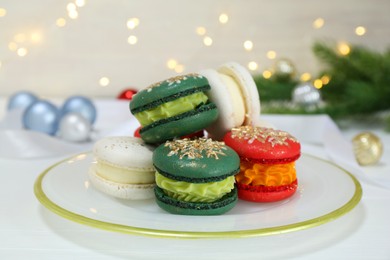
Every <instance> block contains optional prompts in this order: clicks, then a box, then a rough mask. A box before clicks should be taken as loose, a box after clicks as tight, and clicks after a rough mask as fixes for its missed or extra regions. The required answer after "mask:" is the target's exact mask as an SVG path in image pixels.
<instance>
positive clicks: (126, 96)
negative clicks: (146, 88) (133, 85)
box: [117, 89, 137, 100]
mask: <svg viewBox="0 0 390 260" xmlns="http://www.w3.org/2000/svg"><path fill="white" fill-rule="evenodd" d="M135 94H137V90H134V89H125V90H123V91H122V92H121V93H120V94H119V95H118V97H117V98H118V99H122V100H131V99H132V98H133V96H134V95H135Z"/></svg>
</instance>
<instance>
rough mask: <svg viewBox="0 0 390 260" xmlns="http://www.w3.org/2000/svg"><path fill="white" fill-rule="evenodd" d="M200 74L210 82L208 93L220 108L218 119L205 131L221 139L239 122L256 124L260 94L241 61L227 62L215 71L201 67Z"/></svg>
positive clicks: (239, 123) (240, 123)
mask: <svg viewBox="0 0 390 260" xmlns="http://www.w3.org/2000/svg"><path fill="white" fill-rule="evenodd" d="M199 74H201V75H203V76H205V77H206V78H207V80H208V81H209V84H210V86H211V90H210V91H209V92H208V96H209V98H210V100H211V101H212V102H214V103H215V104H216V105H217V107H218V110H219V117H218V119H217V120H216V121H215V122H214V123H213V124H212V125H211V126H209V127H208V128H207V129H206V130H207V132H208V133H209V134H210V136H211V137H212V138H214V139H217V140H221V139H222V137H223V136H224V135H225V133H226V132H228V131H230V130H231V129H232V128H233V127H238V126H241V125H257V122H258V120H259V117H260V97H259V92H258V91H257V86H256V84H255V82H254V80H253V78H252V76H251V74H250V73H249V72H248V71H247V70H246V69H245V68H244V67H243V66H241V65H240V64H238V63H235V62H229V63H226V64H224V65H222V66H221V67H219V68H218V70H213V69H207V70H202V71H200V72H199Z"/></svg>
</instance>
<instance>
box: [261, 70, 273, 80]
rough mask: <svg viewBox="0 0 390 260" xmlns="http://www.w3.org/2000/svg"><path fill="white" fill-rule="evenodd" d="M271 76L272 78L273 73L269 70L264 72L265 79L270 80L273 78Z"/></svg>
mask: <svg viewBox="0 0 390 260" xmlns="http://www.w3.org/2000/svg"><path fill="white" fill-rule="evenodd" d="M271 76H272V72H271V71H269V70H265V71H263V78H265V79H269V78H271Z"/></svg>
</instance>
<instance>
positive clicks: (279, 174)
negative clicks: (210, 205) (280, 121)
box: [223, 126, 301, 202]
mask: <svg viewBox="0 0 390 260" xmlns="http://www.w3.org/2000/svg"><path fill="white" fill-rule="evenodd" d="M223 140H224V142H225V144H226V145H227V146H229V147H231V148H232V149H233V150H235V151H236V152H237V153H238V155H239V156H240V172H239V173H238V174H237V175H236V184H237V188H238V197H239V198H240V199H243V200H247V201H253V202H274V201H279V200H283V199H286V198H288V197H290V196H292V195H293V194H294V193H295V191H296V190H297V187H298V180H297V177H296V170H295V161H296V160H297V159H298V158H299V157H300V155H301V145H300V143H299V141H298V140H297V139H296V138H295V137H293V136H292V135H290V134H289V133H287V132H285V131H281V130H276V129H272V128H265V127H254V126H241V127H237V128H233V129H232V130H231V131H229V132H228V133H226V135H225V136H224V139H223Z"/></svg>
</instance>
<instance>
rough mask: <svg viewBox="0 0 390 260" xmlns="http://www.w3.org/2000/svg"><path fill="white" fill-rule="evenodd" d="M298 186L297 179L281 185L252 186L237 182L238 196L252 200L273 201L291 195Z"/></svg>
mask: <svg viewBox="0 0 390 260" xmlns="http://www.w3.org/2000/svg"><path fill="white" fill-rule="evenodd" d="M297 187H298V180H295V181H294V182H292V183H291V184H288V185H281V186H264V185H259V186H252V185H246V184H242V183H237V189H238V198H240V199H242V200H246V201H252V202H275V201H280V200H284V199H287V198H289V197H291V196H292V195H293V194H294V193H295V191H296V190H297Z"/></svg>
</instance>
